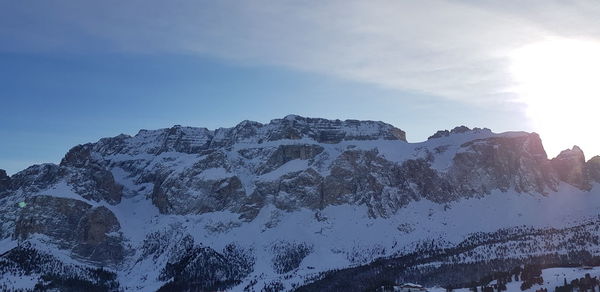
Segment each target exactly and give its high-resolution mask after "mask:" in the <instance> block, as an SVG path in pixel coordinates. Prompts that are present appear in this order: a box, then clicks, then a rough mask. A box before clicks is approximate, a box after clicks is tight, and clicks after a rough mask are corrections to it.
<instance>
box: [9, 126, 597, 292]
mask: <svg viewBox="0 0 600 292" xmlns="http://www.w3.org/2000/svg"><path fill="white" fill-rule="evenodd" d="M599 182H600V157H594V158H592V159H590V160H588V161H586V160H585V157H584V155H583V152H582V151H581V149H579V148H578V147H576V146H575V147H573V149H570V150H565V151H563V152H562V153H561V154H560V155H559V156H557V157H556V158H554V159H548V157H547V155H546V152H545V151H544V148H543V145H542V141H541V139H540V137H539V136H538V135H537V134H535V133H525V132H509V133H500V134H497V133H493V132H491V131H490V130H489V129H478V128H476V129H468V128H466V127H457V128H454V129H453V130H451V131H438V132H437V133H435V134H434V135H433V136H431V137H430V138H429V139H428V140H427V141H425V142H421V143H408V142H407V141H406V139H405V133H404V132H403V131H402V130H400V129H398V128H395V127H394V126H391V125H389V124H385V123H383V122H374V121H356V120H346V121H340V120H326V119H314V118H305V117H300V116H293V115H291V116H287V117H285V118H283V119H276V120H273V121H271V122H270V123H268V124H261V123H257V122H250V121H244V122H242V123H240V124H238V125H237V126H235V127H233V128H220V129H217V130H208V129H206V128H192V127H181V126H174V127H172V128H168V129H160V130H141V131H140V132H139V133H138V134H137V135H135V136H128V135H119V136H116V137H112V138H104V139H101V140H100V141H98V142H96V143H89V144H84V145H78V146H75V147H74V148H72V149H71V150H70V151H68V153H67V154H66V155H65V157H64V158H63V159H62V161H61V162H60V164H59V165H55V164H42V165H34V166H31V167H29V168H27V169H25V170H23V171H21V172H19V173H17V174H15V175H12V176H10V177H9V176H7V175H6V173H5V172H4V171H0V219H1V223H0V224H1V225H0V274H1V275H2V277H0V288H4V289H8V290H17V289H25V290H26V289H34V288H35V289H38V290H44V289H69V288H73V287H75V288H81V287H87V288H90V289H92V288H94V289H100V290H108V291H115V290H116V291H119V290H124V291H156V290H160V291H204V290H216V289H231V290H234V291H287V290H294V289H298V290H301V291H302V290H306V291H315V290H329V291H331V290H336V289H337V290H340V289H342V288H343V289H349V291H352V290H357V291H362V290H365V289H371V288H373V287H377V285H378V284H379V282H380V281H388V280H390V279H391V280H397V279H401V280H406V281H409V280H410V281H415V282H420V283H424V284H429V285H438V286H442V285H446V286H448V285H457V286H456V287H459V286H460V285H465V283H468V282H470V281H477V280H478V278H477V277H485V276H487V274H486V273H491V272H494V271H498V270H500V269H501V268H506V269H510V268H511V267H514V266H515V265H520V264H523V263H528V262H534V263H538V262H543V263H546V264H552V263H557V264H558V263H565V262H568V263H575V262H578V261H579V262H581V261H584V260H591V259H595V257H596V256H599V255H600V246H599V245H598V242H600V238H599V236H600V231H599V230H598V226H599V225H598V223H599V220H600V219H599V216H598V214H599V211H600V187H599V185H598V183H599ZM578 252H579V254H576V253H578ZM582 252H585V253H582ZM490 262H494V263H495V264H494V265H495V266H494V267H493V268H490V267H489V263H490ZM457 266H459V267H461V269H462V270H460V269H456V267H457ZM483 267H486V268H483ZM458 271H463V273H462V274H458ZM427 275H429V277H427ZM432 275H435V276H432Z"/></svg>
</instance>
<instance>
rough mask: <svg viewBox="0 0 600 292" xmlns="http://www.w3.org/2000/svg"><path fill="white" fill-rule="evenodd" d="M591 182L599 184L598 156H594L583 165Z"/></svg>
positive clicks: (599, 163)
mask: <svg viewBox="0 0 600 292" xmlns="http://www.w3.org/2000/svg"><path fill="white" fill-rule="evenodd" d="M585 166H586V169H587V172H588V176H589V178H590V180H591V181H594V182H600V156H594V157H592V158H591V159H590V160H588V162H586V164H585Z"/></svg>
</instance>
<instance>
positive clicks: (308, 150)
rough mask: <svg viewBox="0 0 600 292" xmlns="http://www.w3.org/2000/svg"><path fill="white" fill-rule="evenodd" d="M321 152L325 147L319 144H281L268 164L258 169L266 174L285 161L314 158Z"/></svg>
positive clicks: (260, 172)
mask: <svg viewBox="0 0 600 292" xmlns="http://www.w3.org/2000/svg"><path fill="white" fill-rule="evenodd" d="M321 152H323V147H321V146H319V145H309V144H300V145H280V146H279V147H277V150H275V152H273V154H272V155H271V156H270V157H269V160H267V162H266V164H264V166H262V167H261V169H259V170H258V173H259V174H264V173H268V172H271V171H273V170H275V169H277V168H279V167H280V166H282V165H284V164H285V163H287V162H289V161H292V160H295V159H302V160H308V159H313V158H315V156H317V155H318V154H319V153H321Z"/></svg>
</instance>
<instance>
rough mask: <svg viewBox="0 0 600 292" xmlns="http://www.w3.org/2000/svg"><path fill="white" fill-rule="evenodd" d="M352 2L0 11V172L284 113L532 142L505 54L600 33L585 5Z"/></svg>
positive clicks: (20, 5) (64, 0)
mask: <svg viewBox="0 0 600 292" xmlns="http://www.w3.org/2000/svg"><path fill="white" fill-rule="evenodd" d="M366 3H367V2H362V1H325V2H320V3H298V2H289V1H256V2H254V1H253V2H243V3H240V2H237V1H219V2H208V1H176V2H162V1H141V2H140V1H127V2H121V1H102V2H97V1H70V0H59V1H52V2H51V3H50V2H41V1H0V125H1V126H0V141H2V143H0V168H3V169H6V170H7V171H8V172H9V173H15V172H16V171H19V170H22V169H24V168H25V167H27V166H29V165H31V164H35V163H43V162H54V163H57V162H58V161H60V159H61V157H62V156H63V155H64V154H65V153H66V151H68V149H69V148H70V147H72V146H74V145H76V144H80V143H85V142H93V141H97V140H98V139H99V138H101V137H106V136H115V135H118V134H120V133H126V134H135V133H137V131H138V130H139V129H154V128H164V127H169V126H171V125H174V124H181V125H190V126H202V127H208V128H217V127H230V126H233V125H235V124H236V123H238V122H240V121H242V120H246V119H248V120H255V121H259V122H268V121H269V120H271V119H274V118H280V117H283V116H285V115H287V114H292V113H293V114H299V115H303V116H310V117H324V118H339V119H346V118H352V119H371V120H382V121H385V122H388V123H391V124H393V125H395V126H397V127H399V128H401V129H403V130H405V131H406V132H407V136H408V139H409V141H415V142H416V141H422V140H424V139H426V138H427V137H428V136H429V135H431V134H432V133H434V132H435V131H436V130H439V129H449V128H452V127H454V126H457V125H467V126H470V127H473V126H479V127H488V128H491V129H492V130H494V131H497V132H501V131H508V130H526V131H534V130H536V129H535V127H533V126H532V124H531V121H530V119H529V118H528V117H527V116H526V114H525V110H526V104H524V103H523V102H521V101H519V96H518V95H516V94H515V93H514V92H512V91H511V86H513V85H514V84H513V83H512V80H511V76H510V74H509V73H508V68H509V66H510V53H511V52H512V51H513V50H515V49H518V48H519V47H522V46H524V45H527V44H529V43H535V42H536V41H539V40H542V39H543V38H544V37H547V36H548V35H559V36H571V35H574V33H575V32H577V34H578V35H585V34H587V35H590V36H594V37H595V36H596V34H597V33H598V32H599V31H600V29H598V25H596V24H595V23H592V22H594V21H596V20H595V19H596V18H595V17H594V15H596V14H595V13H594V12H595V11H600V8H598V7H597V5H594V4H593V2H585V1H581V2H578V4H577V5H574V6H568V7H564V6H563V4H562V2H561V1H556V2H554V1H551V2H550V1H549V2H544V5H541V4H540V5H537V6H536V5H534V4H527V5H521V6H519V7H517V6H516V5H515V3H517V2H512V1H506V4H505V5H498V4H496V3H493V2H487V1H482V2H479V1H478V2H471V1H419V3H417V2H413V3H410V2H403V3H399V2H397V1H374V2H370V3H371V4H366ZM534 11H535V13H533V12H534ZM557 13H560V14H561V15H560V16H561V17H555V18H552V17H554V16H555V15H556V14H557ZM551 16H552V17H551ZM556 19H560V21H555V20H556ZM561 147H562V145H561ZM584 150H585V148H584Z"/></svg>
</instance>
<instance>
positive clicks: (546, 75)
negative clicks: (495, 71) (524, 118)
mask: <svg viewBox="0 0 600 292" xmlns="http://www.w3.org/2000/svg"><path fill="white" fill-rule="evenodd" d="M511 73H512V75H513V77H514V78H515V81H516V83H517V87H516V92H517V93H518V95H519V97H520V98H521V100H522V101H523V102H524V103H525V104H526V105H527V113H528V116H529V118H530V119H531V121H532V123H533V127H534V129H535V131H536V132H538V133H539V134H540V136H541V137H542V139H543V141H544V145H545V147H546V151H547V152H548V155H549V156H554V155H556V154H558V152H560V150H563V149H566V148H570V147H571V146H572V145H573V144H577V145H579V146H580V147H581V148H582V149H583V150H584V151H585V152H586V157H587V158H590V155H597V154H599V153H600V135H599V133H598V126H599V125H600V112H599V110H598V109H599V106H600V43H598V42H593V41H584V40H571V39H551V40H547V41H544V42H540V43H535V44H531V45H528V46H525V47H523V48H520V49H518V50H516V51H515V52H514V54H513V55H512V66H511Z"/></svg>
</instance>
